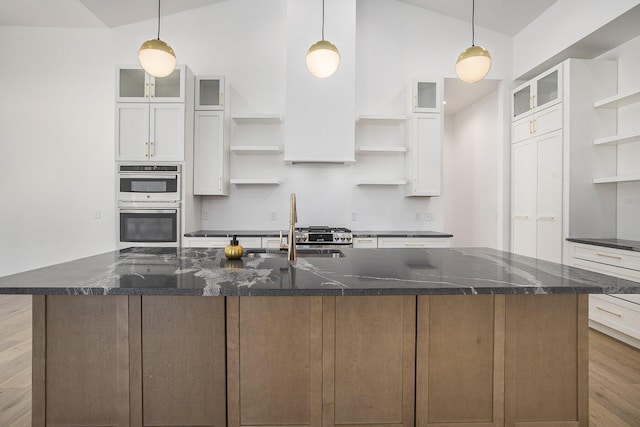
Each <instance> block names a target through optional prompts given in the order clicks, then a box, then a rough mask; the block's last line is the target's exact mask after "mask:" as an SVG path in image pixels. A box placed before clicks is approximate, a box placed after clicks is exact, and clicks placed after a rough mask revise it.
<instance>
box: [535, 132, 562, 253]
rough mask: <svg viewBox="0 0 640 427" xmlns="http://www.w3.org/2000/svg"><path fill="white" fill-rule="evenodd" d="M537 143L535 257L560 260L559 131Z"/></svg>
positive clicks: (560, 188) (560, 175) (560, 163)
mask: <svg viewBox="0 0 640 427" xmlns="http://www.w3.org/2000/svg"><path fill="white" fill-rule="evenodd" d="M537 146H538V156H537V160H538V161H537V187H538V191H537V196H538V197H537V221H538V224H537V228H538V231H537V258H539V259H544V260H547V261H553V262H562V246H563V245H562V243H563V241H562V131H556V132H553V133H550V134H548V135H545V136H543V137H540V138H538V139H537Z"/></svg>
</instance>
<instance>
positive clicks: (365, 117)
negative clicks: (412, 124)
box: [356, 114, 407, 123]
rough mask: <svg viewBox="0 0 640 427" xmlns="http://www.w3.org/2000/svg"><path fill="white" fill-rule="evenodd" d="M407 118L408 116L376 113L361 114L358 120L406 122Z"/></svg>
mask: <svg viewBox="0 0 640 427" xmlns="http://www.w3.org/2000/svg"><path fill="white" fill-rule="evenodd" d="M406 120H407V116H383V115H375V114H361V115H359V116H358V119H357V120H356V121H358V122H388V123H393V122H397V123H400V122H404V121H406Z"/></svg>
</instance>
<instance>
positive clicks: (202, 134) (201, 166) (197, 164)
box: [193, 111, 229, 195]
mask: <svg viewBox="0 0 640 427" xmlns="http://www.w3.org/2000/svg"><path fill="white" fill-rule="evenodd" d="M193 155H194V159H193V160H194V162H193V165H194V174H193V180H194V182H193V190H194V191H193V193H194V194H195V195H227V194H229V191H228V189H229V184H228V179H227V171H226V169H227V157H226V156H228V154H227V150H225V140H224V111H196V112H195V135H194V151H193Z"/></svg>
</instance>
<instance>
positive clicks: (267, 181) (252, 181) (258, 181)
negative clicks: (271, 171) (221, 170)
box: [229, 178, 280, 185]
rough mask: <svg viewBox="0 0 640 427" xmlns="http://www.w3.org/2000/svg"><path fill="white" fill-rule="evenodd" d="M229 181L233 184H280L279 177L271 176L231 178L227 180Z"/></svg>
mask: <svg viewBox="0 0 640 427" xmlns="http://www.w3.org/2000/svg"><path fill="white" fill-rule="evenodd" d="M229 182H230V183H231V184H235V185H280V180H279V179H272V178H247V179H238V178H232V179H230V180H229Z"/></svg>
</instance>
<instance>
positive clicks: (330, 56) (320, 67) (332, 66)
mask: <svg viewBox="0 0 640 427" xmlns="http://www.w3.org/2000/svg"><path fill="white" fill-rule="evenodd" d="M306 63H307V68H308V69H309V72H310V73H311V74H313V75H314V76H316V77H318V78H321V79H324V78H326V77H329V76H331V75H332V74H333V73H335V72H336V70H337V69H338V65H340V52H338V48H337V47H336V46H335V45H334V44H333V43H331V42H328V41H326V40H320V41H318V42H316V43H314V44H313V45H312V46H311V47H310V48H309V50H307V58H306Z"/></svg>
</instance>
